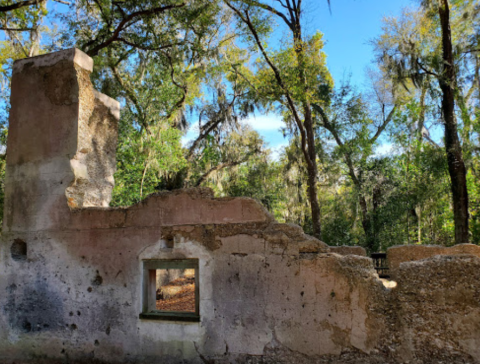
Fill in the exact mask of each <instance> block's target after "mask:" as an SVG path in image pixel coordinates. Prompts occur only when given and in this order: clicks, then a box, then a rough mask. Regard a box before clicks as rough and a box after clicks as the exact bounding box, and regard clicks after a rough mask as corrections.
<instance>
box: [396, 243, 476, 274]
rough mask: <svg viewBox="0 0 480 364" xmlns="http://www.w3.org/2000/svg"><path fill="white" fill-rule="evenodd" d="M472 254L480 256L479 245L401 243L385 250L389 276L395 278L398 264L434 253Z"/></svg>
mask: <svg viewBox="0 0 480 364" xmlns="http://www.w3.org/2000/svg"><path fill="white" fill-rule="evenodd" d="M463 254H467V255H473V256H476V257H480V246H478V245H474V244H459V245H455V246H452V247H444V246H439V245H401V246H394V247H391V248H389V249H388V250H387V260H388V267H389V268H390V276H391V277H392V279H396V276H397V272H398V269H399V268H400V264H402V263H404V262H412V261H417V260H422V259H426V258H430V257H433V256H435V255H463Z"/></svg>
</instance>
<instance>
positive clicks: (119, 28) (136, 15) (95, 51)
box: [86, 3, 185, 56]
mask: <svg viewBox="0 0 480 364" xmlns="http://www.w3.org/2000/svg"><path fill="white" fill-rule="evenodd" d="M184 6H185V3H181V4H178V5H167V6H160V7H156V8H152V9H147V10H141V11H136V12H134V13H131V14H129V15H127V16H126V17H125V18H123V20H122V21H121V22H120V23H119V24H118V25H117V27H116V28H115V30H114V31H113V33H112V35H111V36H110V37H109V38H108V39H107V40H105V41H103V42H102V43H100V44H98V45H96V46H95V47H93V48H92V49H90V50H88V51H87V52H86V53H87V54H88V55H89V56H96V55H97V54H98V52H99V51H100V50H101V49H103V48H105V47H108V46H109V45H110V44H111V43H112V42H114V41H115V40H117V39H118V38H119V36H120V33H121V32H122V30H124V29H126V28H128V27H129V26H130V25H132V24H128V22H130V21H132V20H137V21H138V20H139V19H138V18H142V17H144V16H148V15H153V14H159V13H163V12H165V11H168V10H172V9H178V8H182V7H184ZM94 42H95V41H93V42H89V44H93V43H94ZM89 44H87V45H89Z"/></svg>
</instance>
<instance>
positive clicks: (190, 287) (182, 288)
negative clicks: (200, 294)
mask: <svg viewBox="0 0 480 364" xmlns="http://www.w3.org/2000/svg"><path fill="white" fill-rule="evenodd" d="M162 291H163V292H164V295H165V298H164V299H159V300H157V304H156V308H157V310H160V311H180V312H195V278H192V277H181V278H177V279H175V280H174V281H172V282H170V283H168V284H167V285H165V286H162Z"/></svg>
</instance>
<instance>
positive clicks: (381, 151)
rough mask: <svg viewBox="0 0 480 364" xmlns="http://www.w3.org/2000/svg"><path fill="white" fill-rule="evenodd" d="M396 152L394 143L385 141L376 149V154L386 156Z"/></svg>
mask: <svg viewBox="0 0 480 364" xmlns="http://www.w3.org/2000/svg"><path fill="white" fill-rule="evenodd" d="M393 152H394V150H393V145H392V143H383V144H380V145H379V146H378V148H377V149H376V150H375V156H377V157H386V156H388V155H391V154H392V153H393Z"/></svg>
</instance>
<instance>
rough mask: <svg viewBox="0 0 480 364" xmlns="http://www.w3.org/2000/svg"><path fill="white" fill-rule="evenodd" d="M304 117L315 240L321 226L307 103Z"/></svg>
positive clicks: (314, 153)
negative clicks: (309, 161)
mask: <svg viewBox="0 0 480 364" xmlns="http://www.w3.org/2000/svg"><path fill="white" fill-rule="evenodd" d="M304 116H305V122H304V125H305V131H306V134H307V147H308V155H309V158H310V160H311V161H313V163H310V164H309V163H307V171H308V197H309V200H310V207H311V211H312V225H313V234H314V236H315V237H316V238H318V239H320V238H321V233H322V226H321V212H320V203H319V202H318V194H317V176H318V167H317V153H316V151H315V132H314V130H313V120H312V111H311V106H310V104H309V103H308V102H305V104H304Z"/></svg>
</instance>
